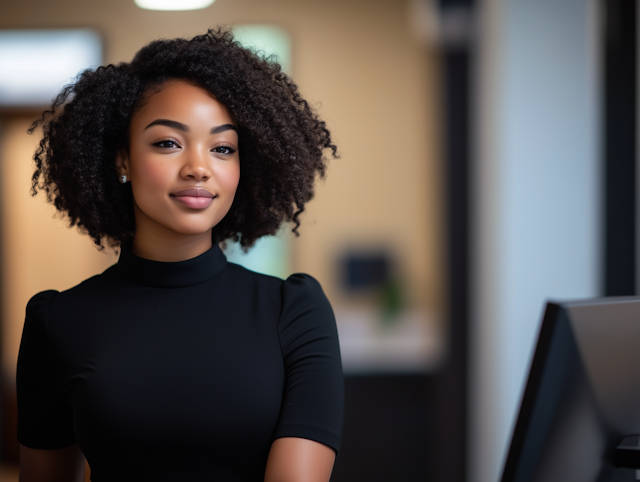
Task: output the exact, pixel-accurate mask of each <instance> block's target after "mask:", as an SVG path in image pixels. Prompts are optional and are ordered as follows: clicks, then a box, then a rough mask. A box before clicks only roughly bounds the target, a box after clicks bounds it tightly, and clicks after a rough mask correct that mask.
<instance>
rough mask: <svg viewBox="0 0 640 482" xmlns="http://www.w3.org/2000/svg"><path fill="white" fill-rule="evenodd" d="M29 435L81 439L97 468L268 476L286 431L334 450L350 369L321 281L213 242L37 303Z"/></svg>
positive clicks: (100, 473) (188, 476)
mask: <svg viewBox="0 0 640 482" xmlns="http://www.w3.org/2000/svg"><path fill="white" fill-rule="evenodd" d="M17 388H18V439H19V441H20V443H22V444H23V445H25V446H27V447H31V448H34V449H57V448H62V447H66V446H69V445H73V444H75V443H78V444H79V446H80V448H81V450H82V452H83V453H84V455H85V457H86V458H87V461H88V462H89V465H90V466H91V480H92V481H94V482H105V481H129V480H131V481H134V480H135V481H140V480H158V481H172V482H175V481H178V480H189V481H195V480H215V481H221V482H222V481H224V482H235V481H262V480H263V479H264V470H265V465H266V461H267V456H268V454H269V449H270V446H271V443H272V442H273V440H274V439H276V438H279V437H301V438H306V439H311V440H315V441H317V442H321V443H323V444H325V445H328V446H329V447H331V448H333V449H334V450H335V451H336V452H337V451H338V448H339V445H340V438H341V433H342V420H343V386H342V369H341V364H340V353H339V347H338V337H337V332H336V325H335V320H334V316H333V312H332V310H331V306H330V305H329V302H328V301H327V299H326V297H325V296H324V294H323V292H322V289H321V287H320V285H319V284H318V282H317V281H315V280H314V279H313V278H311V277H310V276H307V275H303V274H295V275H292V276H290V277H289V278H288V279H287V280H286V281H283V280H281V279H279V278H274V277H271V276H265V275H261V274H258V273H254V272H252V271H248V270H246V269H244V268H242V267H240V266H237V265H234V264H231V263H227V261H226V259H225V257H224V255H223V254H222V252H221V251H220V249H219V248H218V246H217V245H216V246H214V247H213V248H212V249H210V250H209V251H207V252H206V253H204V254H202V255H201V256H198V257H196V258H193V259H190V260H187V261H181V262H177V263H165V262H158V261H150V260H146V259H143V258H139V257H137V256H135V255H133V254H132V253H131V251H129V250H128V249H127V248H123V249H122V252H121V255H120V259H119V261H118V263H117V264H116V265H114V266H112V267H110V268H109V269H107V270H106V271H105V272H104V273H102V274H100V275H97V276H94V277H93V278H90V279H88V280H86V281H84V282H83V283H81V284H79V285H78V286H76V287H74V288H72V289H70V290H68V291H63V292H57V291H44V292H42V293H39V294H37V295H35V296H34V297H33V298H32V299H31V301H30V302H29V304H28V305H27V315H26V321H25V325H24V331H23V334H22V342H21V345H20V354H19V357H18V373H17Z"/></svg>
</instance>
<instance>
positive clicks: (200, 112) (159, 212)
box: [20, 81, 335, 482]
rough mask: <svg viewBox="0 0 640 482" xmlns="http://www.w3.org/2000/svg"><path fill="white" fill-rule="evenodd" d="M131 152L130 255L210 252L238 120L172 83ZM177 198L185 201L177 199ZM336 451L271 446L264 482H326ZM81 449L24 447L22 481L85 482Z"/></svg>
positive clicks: (222, 211)
mask: <svg viewBox="0 0 640 482" xmlns="http://www.w3.org/2000/svg"><path fill="white" fill-rule="evenodd" d="M130 138H131V145H130V146H129V151H128V152H121V153H120V154H118V156H117V158H116V172H114V176H116V175H126V176H127V180H128V182H131V189H132V191H133V199H134V206H133V208H134V215H135V220H136V231H135V235H134V239H133V247H132V251H133V253H134V254H136V255H137V256H140V257H142V258H146V259H151V260H154V261H183V260H187V259H191V258H195V257H196V256H199V255H200V254H202V253H204V252H206V251H207V250H209V249H210V248H211V247H212V238H211V231H212V229H213V227H214V226H215V225H216V224H218V223H219V222H220V221H221V220H222V218H224V216H225V215H226V214H227V213H228V212H229V209H230V208H231V204H232V203H233V199H234V196H235V193H236V189H237V187H238V181H239V179H240V155H239V151H238V132H237V126H236V123H235V121H234V120H233V116H232V115H231V114H230V113H229V111H228V110H227V108H226V107H225V106H224V105H222V104H221V103H220V102H219V101H218V100H217V99H216V98H215V96H213V95H212V94H211V93H209V92H207V91H206V90H204V89H202V88H200V87H198V86H196V85H193V84H191V83H188V82H184V81H170V82H167V84H166V85H165V86H163V88H162V90H160V92H158V93H154V94H153V95H152V96H151V97H150V98H149V99H147V102H146V103H145V104H144V106H143V107H142V108H141V109H140V110H139V111H138V112H136V113H135V114H134V116H133V118H132V119H131V125H130ZM190 188H199V189H204V190H206V191H208V192H209V193H211V194H212V195H213V198H212V200H211V202H210V204H208V205H207V206H206V207H204V208H201V209H197V208H193V207H189V206H188V205H187V204H185V203H184V202H181V201H180V200H179V199H177V197H176V194H179V193H181V192H183V191H184V190H185V189H190ZM178 197H179V196H178ZM334 461H335V452H334V451H333V449H331V448H330V447H327V446H326V445H324V444H321V443H318V442H315V441H313V440H307V439H302V438H296V437H285V438H280V439H277V440H275V441H274V442H273V444H272V445H271V450H270V451H269V458H268V460H267V467H266V471H265V479H264V480H265V482H328V481H329V478H330V477H331V471H332V470H333V464H334ZM83 480H84V457H83V455H82V452H81V451H80V450H79V448H78V446H77V445H73V446H71V447H67V448H63V449H58V450H36V449H31V448H28V447H25V446H21V447H20V482H80V481H83Z"/></svg>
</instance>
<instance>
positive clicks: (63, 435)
mask: <svg viewBox="0 0 640 482" xmlns="http://www.w3.org/2000/svg"><path fill="white" fill-rule="evenodd" d="M57 294H58V292H57V291H43V292H42V293H38V294H37V295H35V296H34V297H33V298H31V300H30V301H29V303H28V304H27V314H26V319H25V322H24V328H23V331H22V340H21V342H20V352H19V354H18V371H17V375H16V388H17V394H18V441H19V442H20V443H21V444H22V445H24V446H26V447H29V448H34V449H57V448H62V447H67V446H69V445H73V444H74V443H75V441H76V440H75V435H74V432H73V420H72V412H71V407H70V406H68V405H67V404H65V403H62V401H61V400H60V399H59V397H58V391H57V388H56V376H55V375H56V374H55V366H56V362H55V359H54V354H53V351H52V347H51V344H50V342H49V336H48V327H47V323H48V315H49V308H50V306H51V303H52V302H53V299H54V298H55V297H56V295H57Z"/></svg>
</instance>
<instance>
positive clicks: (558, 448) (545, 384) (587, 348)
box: [502, 298, 640, 482]
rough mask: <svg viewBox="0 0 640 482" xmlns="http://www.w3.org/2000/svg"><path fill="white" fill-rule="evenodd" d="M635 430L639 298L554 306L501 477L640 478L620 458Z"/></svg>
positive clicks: (639, 421) (638, 425)
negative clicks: (623, 445) (620, 450)
mask: <svg viewBox="0 0 640 482" xmlns="http://www.w3.org/2000/svg"><path fill="white" fill-rule="evenodd" d="M634 434H640V298H606V299H605V298H603V299H595V300H588V301H579V302H569V303H549V304H548V305H547V309H546V311H545V315H544V319H543V323H542V327H541V330H540V335H539V338H538V343H537V346H536V350H535V354H534V357H533V361H532V364H531V370H530V373H529V378H528V380H527V385H526V388H525V391H524V395H523V398H522V404H521V407H520V412H519V415H518V419H517V422H516V425H515V429H514V432H513V438H512V440H511V446H510V448H509V453H508V455H507V459H506V463H505V467H504V471H503V474H502V482H538V481H540V482H542V481H544V482H555V481H574V480H575V481H584V482H589V481H593V482H604V481H612V482H614V481H618V480H619V481H623V480H640V478H636V474H637V473H636V470H635V469H632V468H620V467H616V466H615V464H614V463H613V458H614V456H615V450H616V447H617V445H618V444H619V443H620V442H621V441H622V439H623V438H624V437H626V436H630V435H634ZM638 475H640V473H638Z"/></svg>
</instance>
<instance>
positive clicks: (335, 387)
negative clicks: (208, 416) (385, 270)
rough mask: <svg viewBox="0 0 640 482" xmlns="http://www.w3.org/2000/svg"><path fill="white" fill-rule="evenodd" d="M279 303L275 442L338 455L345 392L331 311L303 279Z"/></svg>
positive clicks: (286, 287)
mask: <svg viewBox="0 0 640 482" xmlns="http://www.w3.org/2000/svg"><path fill="white" fill-rule="evenodd" d="M282 301H283V302H282V313H281V315H280V321H279V325H278V330H279V336H280V345H281V348H282V354H283V359H284V365H285V388H284V397H283V401H282V409H281V412H280V419H279V421H278V426H277V428H276V430H275V433H274V437H273V438H274V439H276V438H280V437H301V438H306V439H310V440H314V441H316V442H320V443H323V444H325V445H328V446H329V447H331V448H332V449H334V450H335V451H336V453H337V452H338V450H339V449H340V440H341V438H342V425H343V418H344V386H343V377H342V364H341V361H340V346H339V344H338V331H337V329H336V321H335V317H334V315H333V310H332V309H331V305H330V304H329V301H328V300H327V297H326V296H325V295H324V293H323V291H322V288H321V287H320V284H319V283H318V282H317V281H316V280H315V279H313V278H312V277H311V276H307V275H303V274H294V275H292V276H290V277H289V278H288V279H287V280H286V281H285V282H284V283H283V286H282Z"/></svg>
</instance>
